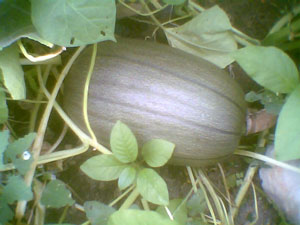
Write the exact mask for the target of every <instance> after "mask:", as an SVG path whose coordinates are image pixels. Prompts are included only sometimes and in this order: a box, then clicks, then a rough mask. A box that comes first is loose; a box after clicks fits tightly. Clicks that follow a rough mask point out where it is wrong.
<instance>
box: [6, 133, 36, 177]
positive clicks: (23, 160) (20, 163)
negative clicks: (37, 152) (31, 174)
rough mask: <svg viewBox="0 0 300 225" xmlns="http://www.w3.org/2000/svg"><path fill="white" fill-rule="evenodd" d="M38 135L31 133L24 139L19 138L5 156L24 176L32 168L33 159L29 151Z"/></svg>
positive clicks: (10, 146)
mask: <svg viewBox="0 0 300 225" xmlns="http://www.w3.org/2000/svg"><path fill="white" fill-rule="evenodd" d="M35 136H36V134H35V133H29V134H27V135H25V136H24V137H23V138H19V139H18V140H16V141H14V142H13V143H11V144H9V145H8V147H7V150H6V151H5V155H6V157H7V158H8V159H10V160H11V161H12V163H13V164H14V165H15V167H16V169H17V170H18V171H19V173H21V174H22V175H24V174H25V173H26V172H27V171H28V170H29V168H30V165H31V163H32V162H33V158H32V157H31V154H30V152H29V151H28V149H29V148H30V146H31V144H32V142H33V140H34V138H35Z"/></svg>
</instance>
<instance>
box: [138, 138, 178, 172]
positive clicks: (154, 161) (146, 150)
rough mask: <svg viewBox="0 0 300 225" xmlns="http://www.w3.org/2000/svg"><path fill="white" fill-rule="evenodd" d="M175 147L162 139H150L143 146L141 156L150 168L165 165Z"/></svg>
mask: <svg viewBox="0 0 300 225" xmlns="http://www.w3.org/2000/svg"><path fill="white" fill-rule="evenodd" d="M174 148H175V145H174V144H173V143H171V142H169V141H166V140H163V139H152V140H150V141H148V142H147V143H146V144H144V146H143V148H142V155H143V158H144V160H145V161H146V163H147V164H148V165H149V166H151V167H160V166H163V165H165V164H166V163H167V162H168V161H169V159H170V158H171V156H172V154H173V151H174Z"/></svg>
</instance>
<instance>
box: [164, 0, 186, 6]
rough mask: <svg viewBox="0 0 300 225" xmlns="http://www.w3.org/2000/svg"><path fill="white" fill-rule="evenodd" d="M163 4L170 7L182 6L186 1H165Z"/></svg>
mask: <svg viewBox="0 0 300 225" xmlns="http://www.w3.org/2000/svg"><path fill="white" fill-rule="evenodd" d="M163 2H164V3H166V4H170V5H181V4H183V3H184V2H185V0H163Z"/></svg>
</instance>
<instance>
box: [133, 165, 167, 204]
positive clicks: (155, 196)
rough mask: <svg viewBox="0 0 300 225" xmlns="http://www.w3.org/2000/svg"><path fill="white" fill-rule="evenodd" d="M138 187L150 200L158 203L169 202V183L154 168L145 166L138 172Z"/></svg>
mask: <svg viewBox="0 0 300 225" xmlns="http://www.w3.org/2000/svg"><path fill="white" fill-rule="evenodd" d="M137 189H138V191H139V192H140V194H141V195H142V197H143V198H144V199H146V200H147V201H149V202H152V203H154V204H157V205H168V204H169V192H168V188H167V184H166V182H165V181H164V180H163V179H162V178H161V177H160V176H159V175H158V174H157V173H156V172H155V171H154V170H153V169H148V168H145V169H142V170H141V171H140V172H139V173H138V176H137Z"/></svg>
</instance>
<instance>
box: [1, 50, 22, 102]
mask: <svg viewBox="0 0 300 225" xmlns="http://www.w3.org/2000/svg"><path fill="white" fill-rule="evenodd" d="M0 69H1V70H2V76H3V80H4V85H5V87H6V88H7V89H8V91H9V93H10V94H11V97H12V98H13V99H16V100H18V99H24V98H25V95H26V94H25V82H24V72H23V69H22V67H21V65H20V60H19V52H18V48H17V46H16V45H12V46H9V47H7V48H5V49H3V50H2V51H0Z"/></svg>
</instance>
